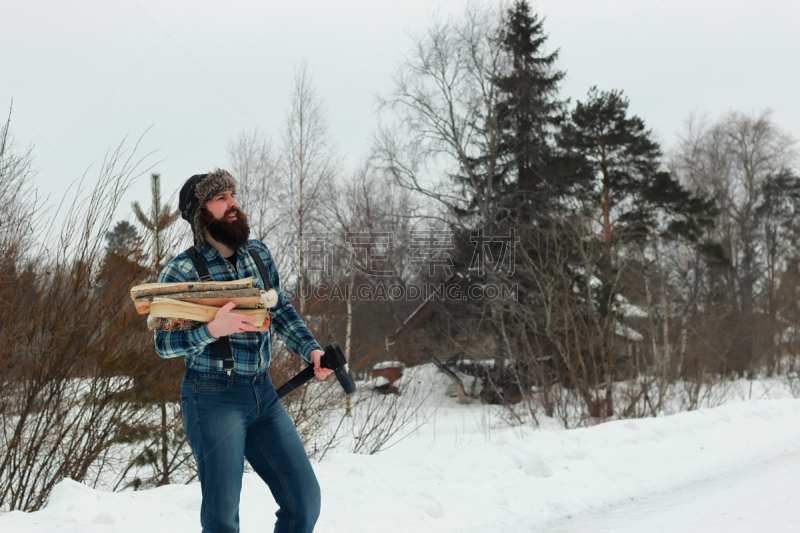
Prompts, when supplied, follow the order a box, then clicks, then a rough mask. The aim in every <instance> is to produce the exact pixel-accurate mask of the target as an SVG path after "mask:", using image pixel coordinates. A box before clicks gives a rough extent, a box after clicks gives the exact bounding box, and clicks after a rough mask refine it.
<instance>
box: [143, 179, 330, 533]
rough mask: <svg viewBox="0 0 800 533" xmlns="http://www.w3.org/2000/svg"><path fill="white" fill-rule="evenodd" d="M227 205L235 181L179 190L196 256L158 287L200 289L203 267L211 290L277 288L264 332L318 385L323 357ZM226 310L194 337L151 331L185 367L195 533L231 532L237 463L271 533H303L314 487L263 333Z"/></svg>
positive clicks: (191, 183)
mask: <svg viewBox="0 0 800 533" xmlns="http://www.w3.org/2000/svg"><path fill="white" fill-rule="evenodd" d="M235 196H236V181H235V180H234V179H233V177H232V176H231V175H230V174H229V173H228V172H226V171H224V170H220V169H217V170H215V171H214V172H211V173H208V174H198V175H195V176H192V177H191V178H189V179H188V180H187V181H186V183H185V184H184V185H183V187H182V188H181V192H180V200H179V208H180V210H181V217H182V218H183V219H184V220H186V221H187V222H188V223H189V224H190V225H191V227H192V232H193V234H194V250H192V249H190V250H189V251H190V252H191V253H192V255H193V256H194V257H193V258H192V257H190V256H189V255H188V254H187V253H186V252H183V253H181V254H179V255H178V256H177V257H175V258H174V259H173V260H172V261H170V263H169V264H168V265H167V266H166V267H164V270H163V271H162V272H161V273H160V275H159V276H158V281H159V283H173V282H188V281H200V273H199V272H198V271H197V268H203V267H202V266H196V265H198V263H196V261H203V262H204V264H205V265H206V267H207V270H208V273H209V274H210V276H211V278H212V279H213V280H214V281H233V280H236V279H241V278H245V277H248V276H252V277H253V285H254V286H257V287H259V288H260V289H262V290H267V289H270V288H272V289H275V291H277V293H278V304H277V305H276V306H275V307H274V308H273V309H272V310H271V314H272V324H271V326H270V327H272V328H274V329H275V332H276V333H277V334H278V336H279V337H280V338H281V339H282V340H283V342H284V343H285V344H286V346H288V347H289V349H291V350H292V351H293V352H294V353H296V354H298V355H299V356H300V357H301V358H303V359H304V360H305V361H306V362H308V363H312V362H313V364H314V367H315V368H314V373H315V374H316V376H317V377H318V378H320V379H325V378H326V377H327V376H328V375H329V374H330V373H331V370H329V369H325V368H320V357H321V356H322V355H323V354H324V352H323V351H322V349H321V348H320V346H319V344H317V342H316V340H314V336H313V335H312V334H311V332H310V331H308V328H307V327H306V325H305V323H304V322H303V321H302V319H301V318H300V316H299V315H298V314H297V311H295V309H294V307H293V306H292V304H291V303H290V302H289V300H288V299H287V298H286V296H285V295H284V293H283V291H282V290H281V287H280V280H279V276H278V270H277V268H276V267H275V263H274V261H273V259H272V254H271V253H270V251H269V249H268V248H267V246H266V245H265V244H264V243H262V242H261V241H259V240H256V239H250V240H248V237H249V235H250V227H249V225H248V223H247V216H246V215H245V214H244V213H243V212H242V211H241V210H240V209H239V204H238V202H237V201H236V198H235ZM252 253H257V254H258V257H260V259H261V260H262V261H263V264H264V266H265V267H266V272H267V277H268V279H262V276H261V274H260V271H259V267H258V265H257V263H256V258H255V257H254V256H253V255H251V254H252ZM233 307H234V304H233V303H229V304H226V305H225V306H224V307H222V308H221V309H220V310H219V311H218V312H217V314H216V316H215V317H214V320H213V321H211V322H209V323H208V324H204V325H203V326H202V327H199V328H196V329H192V330H188V331H156V332H155V345H156V352H157V353H158V355H159V356H160V357H162V358H170V357H184V358H185V362H186V372H185V374H184V377H183V382H182V383H181V409H182V412H183V424H184V426H185V428H186V435H187V437H188V438H189V444H190V445H191V448H192V452H193V453H194V455H195V458H196V459H197V470H198V474H199V477H200V488H201V491H202V495H203V501H202V505H201V509H200V522H201V524H202V527H203V532H204V533H222V532H226V533H227V532H236V531H239V495H240V493H241V488H242V474H243V469H244V459H245V458H247V460H248V462H249V463H250V465H251V466H252V467H253V469H254V470H255V471H256V472H257V473H258V475H259V476H261V479H263V480H264V482H265V483H266V484H267V485H268V486H269V489H270V491H271V492H272V495H273V496H274V498H275V501H276V502H277V503H278V505H279V509H278V511H277V513H276V516H277V522H276V524H275V531H276V532H287V533H288V532H292V533H302V532H311V531H313V529H314V524H315V523H316V521H317V518H318V517H319V511H320V489H319V484H318V483H317V478H316V476H315V475H314V470H313V469H312V468H311V463H310V461H309V460H308V455H307V454H306V451H305V449H304V448H303V443H302V442H301V440H300V436H299V435H298V434H297V430H296V428H295V427H294V424H293V423H292V420H291V418H290V417H289V415H288V414H287V413H286V410H285V409H284V408H283V406H282V405H281V403H280V401H278V397H277V395H276V393H275V388H274V387H273V385H272V381H271V380H270V376H269V362H270V354H271V352H270V335H269V332H268V331H264V332H260V331H256V327H255V326H253V325H251V324H248V323H247V321H248V320H252V318H250V317H248V316H247V315H242V314H238V313H232V312H231V309H232V308H233ZM226 338H227V340H225V339H226ZM223 348H224V349H223ZM221 352H226V353H227V354H229V355H226V353H221ZM223 358H225V359H227V361H223ZM230 359H232V361H230ZM226 366H227V367H229V368H227V370H226Z"/></svg>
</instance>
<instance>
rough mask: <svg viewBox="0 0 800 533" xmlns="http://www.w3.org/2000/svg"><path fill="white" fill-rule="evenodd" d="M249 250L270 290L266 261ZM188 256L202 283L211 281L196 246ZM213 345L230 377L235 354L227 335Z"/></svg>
mask: <svg viewBox="0 0 800 533" xmlns="http://www.w3.org/2000/svg"><path fill="white" fill-rule="evenodd" d="M247 250H248V251H249V252H250V255H251V256H252V257H253V261H255V262H256V266H257V267H258V271H259V273H260V274H261V279H262V280H264V288H265V289H266V288H268V287H267V284H268V283H269V274H268V273H267V267H266V266H265V265H264V261H263V260H262V259H261V256H260V255H258V252H256V250H255V248H253V247H252V246H251V245H249V244H248V245H247ZM186 255H188V256H189V259H191V260H192V263H194V267H195V268H196V269H197V275H198V276H200V281H211V274H210V273H209V272H208V266H207V265H206V262H205V259H204V258H203V255H202V254H201V253H200V252H199V251H198V250H197V248H195V247H194V246H192V247H190V248H188V249H187V250H186ZM212 344H213V345H214V346H215V347H216V348H217V353H218V354H219V357H220V358H221V359H222V368H224V369H225V371H226V372H227V373H228V375H229V376H230V375H231V372H232V371H233V354H232V353H231V343H230V340H229V339H228V337H227V335H226V336H224V337H220V338H219V339H217V340H215V341H214V342H213V343H212Z"/></svg>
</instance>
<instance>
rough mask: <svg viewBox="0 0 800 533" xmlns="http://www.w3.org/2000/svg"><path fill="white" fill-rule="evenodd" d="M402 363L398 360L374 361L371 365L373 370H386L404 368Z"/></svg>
mask: <svg viewBox="0 0 800 533" xmlns="http://www.w3.org/2000/svg"><path fill="white" fill-rule="evenodd" d="M405 367H406V365H404V364H403V363H402V362H400V361H381V362H380V363H375V364H374V365H373V366H372V369H373V370H386V369H387V368H405Z"/></svg>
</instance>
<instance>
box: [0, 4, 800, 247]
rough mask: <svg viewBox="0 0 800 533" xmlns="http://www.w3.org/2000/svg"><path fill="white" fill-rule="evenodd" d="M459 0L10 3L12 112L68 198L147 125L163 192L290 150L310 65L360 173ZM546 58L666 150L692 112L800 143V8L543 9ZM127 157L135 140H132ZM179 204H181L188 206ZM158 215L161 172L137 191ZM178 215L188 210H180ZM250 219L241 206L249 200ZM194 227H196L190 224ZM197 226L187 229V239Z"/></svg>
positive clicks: (46, 177) (2, 22)
mask: <svg viewBox="0 0 800 533" xmlns="http://www.w3.org/2000/svg"><path fill="white" fill-rule="evenodd" d="M465 5H466V2H465V1H464V0H403V1H402V2H376V1H374V0H372V1H367V0H362V1H355V0H342V1H339V2H331V1H319V0H309V1H305V2H286V1H282V2H275V1H263V0H262V1H236V0H233V1H226V2H222V1H220V0H180V1H178V0H170V1H169V2H163V1H156V0H135V1H134V0H102V1H101V0H83V1H79V2H78V1H72V2H66V1H63V0H62V1H56V0H50V1H43V0H31V1H26V2H21V1H13V0H0V109H2V115H3V117H5V115H6V114H7V112H8V105H9V103H10V102H11V100H12V99H13V101H14V112H13V115H12V132H13V134H14V136H15V140H16V142H17V144H18V145H20V146H22V147H27V146H31V145H32V146H34V150H33V153H34V156H35V163H34V166H35V168H36V169H37V175H36V178H35V179H36V185H37V186H38V187H39V189H40V191H42V192H45V193H51V194H52V196H51V203H52V202H53V201H55V200H60V198H61V197H62V196H63V195H64V193H65V192H66V190H67V187H68V186H69V185H70V183H72V182H73V181H75V180H77V179H78V178H79V177H80V176H81V175H82V174H84V172H86V170H87V168H89V167H91V168H90V169H89V172H88V174H87V177H88V178H89V180H90V181H91V182H94V181H95V180H96V176H97V173H98V171H99V167H100V164H101V162H102V159H103V156H104V154H105V152H106V150H108V149H109V148H110V147H112V146H116V145H117V144H118V143H119V142H120V141H121V140H122V138H123V137H124V136H125V135H128V136H129V139H134V140H135V138H138V137H139V136H140V135H141V134H142V133H143V132H144V131H145V130H146V129H147V128H148V127H149V126H151V125H152V126H153V127H152V129H150V130H149V132H148V133H147V134H146V135H145V137H144V140H143V142H142V146H141V147H140V153H142V154H144V153H146V152H149V151H153V150H157V153H156V154H155V155H153V156H152V157H151V158H150V162H151V163H152V162H156V161H159V160H161V159H163V160H164V161H163V162H161V163H159V164H158V165H156V167H155V168H154V170H155V171H158V172H160V173H161V174H162V183H163V192H164V194H165V195H166V196H167V197H168V196H170V195H172V194H173V193H175V191H177V190H178V189H179V188H180V186H181V185H182V184H183V182H184V181H185V180H186V179H187V178H188V177H189V176H191V175H192V174H197V173H201V172H207V171H209V170H211V169H213V168H214V167H217V166H219V167H223V168H224V167H226V166H228V158H227V154H226V145H227V144H228V142H229V141H230V140H231V139H232V138H234V137H236V136H237V135H238V134H239V133H240V132H241V131H243V130H250V129H253V128H258V129H260V130H262V131H264V132H266V133H267V134H268V135H271V136H272V137H273V140H274V141H275V142H280V132H281V129H282V127H283V124H284V120H285V115H286V112H287V109H288V103H289V95H290V90H291V85H292V81H293V71H294V69H295V68H296V66H297V65H298V64H299V63H300V62H301V61H302V60H303V59H305V60H306V61H307V62H308V65H309V71H310V73H311V74H312V76H313V80H314V84H315V86H316V89H317V92H318V94H319V95H320V96H321V97H322V98H323V99H324V101H325V102H326V105H327V106H328V107H327V110H328V118H329V122H330V130H331V133H332V135H333V138H334V140H335V142H336V144H337V146H338V147H339V149H340V151H341V153H342V154H343V155H345V156H346V161H348V163H349V164H350V165H354V164H355V162H356V161H357V160H358V159H359V157H361V156H362V155H363V154H364V153H365V152H366V150H367V149H368V147H369V144H370V135H371V133H372V131H373V130H374V128H375V126H376V124H377V122H376V118H375V96H376V95H378V94H385V93H386V91H387V90H388V88H389V84H390V77H391V75H392V73H393V72H394V71H395V70H396V66H397V62H398V61H399V60H400V58H401V56H402V54H403V53H405V52H406V51H407V50H408V49H409V44H410V39H409V35H411V34H414V33H418V32H421V31H423V30H424V29H425V28H426V27H427V26H428V25H429V24H430V21H431V18H432V17H434V16H437V14H438V16H440V17H447V16H449V15H451V14H458V13H461V12H463V10H464V7H465ZM531 6H532V7H533V9H534V10H535V11H536V12H538V13H539V14H540V15H543V16H544V17H546V19H545V30H546V32H547V33H548V34H549V40H548V46H549V49H550V50H553V49H555V48H558V49H559V50H560V56H559V61H558V68H559V69H561V70H564V71H566V73H567V78H566V80H565V81H564V83H563V85H562V91H561V96H562V97H566V96H571V97H572V98H573V100H574V99H576V98H577V99H583V98H584V97H585V95H586V92H587V90H588V89H589V87H591V86H592V85H597V86H598V87H599V88H600V89H623V90H624V91H625V93H626V95H627V96H628V97H629V98H630V101H631V110H632V111H633V112H634V113H636V114H638V115H639V116H640V117H641V118H643V119H644V121H645V123H646V124H647V125H648V127H650V128H652V129H653V131H654V132H655V134H656V138H657V140H659V141H660V142H661V143H662V146H663V147H664V148H665V149H669V148H670V147H672V146H674V144H675V143H676V141H677V138H678V135H679V134H680V133H681V130H682V128H683V125H684V123H685V121H686V119H687V118H688V116H689V114H690V113H691V112H693V111H694V112H700V113H709V114H710V116H711V117H712V118H717V117H719V116H721V115H722V114H723V113H725V112H727V111H730V110H737V111H743V112H747V113H757V112H759V111H761V110H763V109H766V108H771V109H773V110H774V111H775V114H774V120H775V121H776V122H777V123H778V125H779V126H780V127H782V128H784V129H785V130H787V131H789V132H790V133H791V134H793V135H794V136H800V103H799V102H798V99H799V98H800V84H799V83H798V80H800V74H798V69H797V66H796V64H797V59H798V58H797V55H798V52H800V31H798V28H800V4H798V3H797V2H791V1H788V0H787V1H777V0H772V1H770V0H767V1H765V2H753V1H752V0H751V1H748V2H745V1H743V0H726V1H722V0H716V1H712V0H691V1H689V0H660V1H659V0H616V1H606V0H594V1H592V0H560V1H559V0H542V1H531ZM129 146H130V143H129ZM176 198H177V195H176ZM133 200H139V202H140V203H142V205H143V206H146V207H149V205H150V195H149V178H148V177H147V176H142V177H141V178H139V180H138V181H137V183H136V185H135V186H134V187H133V188H132V189H131V191H130V192H129V193H128V194H127V196H126V197H125V199H124V201H123V203H122V206H121V208H120V210H119V211H118V213H117V217H116V219H117V220H118V219H121V218H128V219H129V220H131V221H132V220H133V217H132V214H131V210H130V204H131V202H132V201H133ZM172 207H173V208H175V207H177V200H175V201H174V202H173V204H172ZM244 207H245V209H246V206H244ZM180 223H181V224H185V223H184V222H180ZM188 229H189V227H188V225H186V230H187V232H188Z"/></svg>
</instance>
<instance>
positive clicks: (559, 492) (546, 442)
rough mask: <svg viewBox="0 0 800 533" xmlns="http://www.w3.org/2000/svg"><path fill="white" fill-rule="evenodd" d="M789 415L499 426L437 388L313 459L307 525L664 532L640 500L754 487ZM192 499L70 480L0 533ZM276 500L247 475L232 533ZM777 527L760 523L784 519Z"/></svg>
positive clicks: (174, 532)
mask: <svg viewBox="0 0 800 533" xmlns="http://www.w3.org/2000/svg"><path fill="white" fill-rule="evenodd" d="M442 383H443V384H444V383H445V382H442ZM797 420H800V400H795V399H774V400H752V401H740V402H736V403H730V404H727V405H723V406H721V407H717V408H713V409H701V410H698V411H692V412H685V413H678V414H675V415H671V416H662V417H658V418H646V419H630V420H618V421H612V422H607V423H604V424H600V425H597V426H593V427H589V428H581V429H573V430H563V429H559V428H558V427H557V425H556V424H555V423H551V424H548V427H547V428H544V429H538V430H533V429H530V428H522V429H520V428H507V427H506V428H501V427H498V426H499V425H500V421H499V419H498V418H497V411H495V410H493V409H492V408H489V407H487V406H484V405H478V404H473V405H468V406H459V405H456V404H455V403H454V400H453V401H451V399H448V398H445V397H443V396H442V397H440V405H439V408H438V410H436V412H435V416H433V417H432V418H431V420H430V423H428V424H426V425H425V426H423V427H421V428H418V429H416V430H415V431H413V432H412V433H410V434H407V435H404V438H403V440H402V441H400V442H399V443H398V444H397V445H396V446H394V447H392V448H390V449H389V450H386V451H384V452H382V453H380V454H378V455H372V456H368V455H357V454H348V453H335V452H330V453H328V455H326V456H325V458H324V459H323V461H322V462H321V463H318V464H315V469H316V472H317V475H318V477H319V480H320V484H321V486H322V491H323V510H322V516H321V518H320V521H319V524H318V528H317V530H318V531H322V532H332V533H336V532H341V533H352V532H357V531H364V532H369V531H380V532H382V533H387V532H398V533H400V532H403V533H405V532H409V531H435V532H437V533H444V532H470V531H476V532H478V531H481V532H483V531H493V532H503V531H505V532H523V531H554V530H557V531H587V530H589V529H587V527H588V525H587V524H594V523H596V522H595V521H596V520H597V516H601V515H603V514H604V512H605V511H609V512H610V511H611V510H614V511H615V512H616V510H619V513H622V514H621V515H620V516H624V513H625V512H629V513H634V514H636V516H637V517H638V518H639V519H641V520H643V522H642V524H644V525H642V528H640V529H627V530H626V531H646V530H649V529H647V528H645V527H644V526H647V527H649V528H651V529H652V530H653V531H659V530H664V531H666V530H669V529H662V528H659V526H658V522H657V520H656V519H655V518H653V517H656V516H661V515H659V509H658V508H657V506H656V508H652V509H650V508H649V509H650V511H649V512H648V513H644V511H642V509H641V508H640V507H638V505H639V503H638V502H640V501H645V502H648V501H649V502H651V504H652V502H657V501H661V500H663V501H667V502H671V503H669V504H670V505H673V506H675V505H677V503H676V502H678V503H683V504H686V505H689V504H691V503H692V501H693V500H694V499H696V498H697V494H698V491H700V489H699V488H698V487H702V486H704V485H703V484H708V483H713V482H714V480H719V479H722V480H724V479H732V480H734V484H737V483H738V485H737V486H741V490H747V491H751V492H752V491H759V490H761V489H760V488H759V487H758V486H757V485H753V484H754V483H767V484H769V483H772V482H770V481H767V478H763V479H762V477H759V476H761V473H762V471H763V470H764V468H766V467H764V466H763V465H765V464H767V463H769V462H770V461H773V462H774V461H783V462H785V463H786V464H784V463H780V464H782V465H783V466H781V468H782V469H783V468H790V467H791V468H793V469H794V470H793V471H797V472H800V424H798V423H797ZM770 464H771V463H770ZM776 464H777V463H776ZM775 468H777V467H773V469H775ZM776 472H777V473H778V474H779V473H780V470H776ZM737 476H738V477H737ZM770 479H771V478H770ZM708 480H711V481H708ZM718 483H720V484H721V486H722V485H724V486H726V487H729V486H730V483H729V482H725V481H719V482H718ZM708 486H713V485H708ZM693 487H694V488H695V492H692V490H691V489H692V488H693ZM729 488H730V487H729ZM734 488H735V487H734ZM768 488H769V487H763V489H768ZM720 490H721V489H720ZM730 490H733V489H730ZM700 493H702V491H700ZM681 494H686V495H687V496H685V497H683V499H681V498H682V496H681ZM664 498H667V499H664ZM669 498H672V499H671V500H670V499H669ZM743 501H744V499H743ZM792 508H793V507H790V506H785V507H783V508H782V510H780V509H778V510H777V511H776V512H779V513H780V512H782V513H783V515H780V514H779V515H778V516H775V515H774V513H770V515H769V519H770V520H771V522H770V524H773V526H774V524H784V523H785V524H789V523H790V521H791V520H794V518H793V511H791V509H792ZM625 509H628V511H625ZM199 510H200V491H199V484H197V483H193V484H190V485H171V486H166V487H159V488H156V489H152V490H146V491H141V492H123V493H108V492H102V491H96V490H93V489H90V488H88V487H85V486H83V485H81V484H79V483H76V482H74V481H69V480H68V481H64V482H62V483H60V484H59V485H58V486H57V487H56V488H55V490H54V492H53V495H52V498H51V501H50V503H49V505H48V506H47V507H46V508H45V509H43V510H42V511H39V512H36V513H22V512H12V513H7V514H5V515H0V531H21V532H25V533H38V532H50V531H59V532H93V531H97V532H100V531H102V532H126V533H129V532H132V531H142V532H144V531H148V532H153V533H159V532H164V533H182V532H184V531H185V532H196V531H199V523H198V521H199ZM275 510H276V506H275V504H274V502H273V500H272V497H271V495H270V493H269V490H268V489H267V487H266V486H265V485H264V484H263V483H262V482H261V480H260V479H259V478H258V477H257V475H255V474H246V475H245V481H244V487H243V490H242V504H241V523H242V531H243V532H248V531H263V530H269V529H270V527H271V524H272V523H273V522H274V512H275ZM729 511H730V512H731V513H734V515H729V516H728V518H729V522H730V523H731V524H735V523H739V522H737V521H736V520H735V513H736V512H737V511H738V512H741V513H743V514H744V513H746V514H747V516H749V517H750V523H749V526H748V528H746V529H739V530H736V531H753V530H757V529H759V528H756V529H753V523H752V520H753V516H759V515H758V514H757V513H755V514H754V512H753V510H752V509H749V510H744V509H736V508H734V509H730V510H729ZM698 512H699V511H698ZM651 515H652V516H651ZM763 516H764V517H765V519H766V515H763ZM568 517H570V518H568ZM581 520H583V521H581ZM585 520H590V521H589V522H586V521H585ZM740 522H741V521H740ZM628 523H630V520H628V519H626V520H622V521H617V522H613V523H612V526H613V524H617V525H618V526H620V527H622V525H624V524H628ZM692 523H697V522H696V521H695V522H692ZM741 523H747V522H741ZM640 525H641V524H640ZM573 526H574V527H573ZM773 526H771V527H770V528H769V530H770V531H777V530H780V529H775V527H773ZM604 530H606V529H604ZM608 530H616V529H614V527H611V526H610V529H608ZM672 530H676V531H677V530H680V531H693V530H697V531H707V530H708V529H707V528H706V529H703V528H699V529H692V528H691V527H689V528H687V527H685V526H680V527H677V529H672ZM731 530H735V529H731V528H728V531H731ZM760 530H764V529H760ZM785 530H786V531H792V530H794V529H792V528H789V527H788V526H787V529H785Z"/></svg>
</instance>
